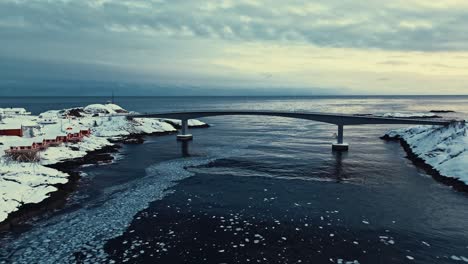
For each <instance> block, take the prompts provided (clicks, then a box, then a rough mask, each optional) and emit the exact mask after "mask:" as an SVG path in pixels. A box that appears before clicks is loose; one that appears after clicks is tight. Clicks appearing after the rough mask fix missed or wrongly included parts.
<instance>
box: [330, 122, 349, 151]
mask: <svg viewBox="0 0 468 264" xmlns="http://www.w3.org/2000/svg"><path fill="white" fill-rule="evenodd" d="M343 133H344V126H343V125H338V135H337V137H336V143H333V144H332V149H333V150H336V151H347V150H348V149H349V145H348V143H344V142H343Z"/></svg>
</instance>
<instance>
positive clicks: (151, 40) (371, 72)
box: [0, 0, 468, 94]
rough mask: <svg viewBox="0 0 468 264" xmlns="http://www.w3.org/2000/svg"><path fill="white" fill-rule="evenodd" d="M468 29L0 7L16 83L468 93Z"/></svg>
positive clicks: (119, 1)
mask: <svg viewBox="0 0 468 264" xmlns="http://www.w3.org/2000/svg"><path fill="white" fill-rule="evenodd" d="M466 24H468V2H467V1H465V0H460V1H459V0H446V1H439V2H436V1H426V0H394V1H381V0H368V1H355V0H321V1H309V0H291V1H281V0H190V1H188V0H80V1H72V0H0V36H1V42H2V44H1V45H0V58H5V57H7V58H9V60H8V61H9V62H11V65H15V67H14V69H13V70H14V71H16V72H15V73H14V72H12V71H13V70H10V71H8V72H9V73H8V74H9V75H8V76H7V77H8V82H10V83H11V82H15V81H17V80H21V78H29V79H28V80H31V82H30V83H34V82H33V81H32V79H41V80H42V79H55V80H58V79H60V80H62V79H63V81H64V82H65V80H64V79H65V78H66V77H69V78H78V77H79V78H80V79H81V80H86V81H108V80H118V81H122V82H125V81H131V82H138V81H140V82H147V83H149V82H154V83H159V84H161V83H162V84H164V85H173V86H177V87H180V86H184V85H195V86H210V87H221V86H235V85H237V86H240V87H253V88H252V89H255V87H331V88H342V89H343V90H346V91H349V92H350V93H352V92H360V93H393V94H395V93H408V88H411V89H412V90H411V91H412V92H413V93H414V92H417V91H419V92H427V91H431V93H437V92H440V91H444V92H447V91H450V92H452V93H466V91H468V87H467V86H466V85H465V84H466V83H468V77H466V72H465V70H464V69H466V68H468V64H467V63H466V61H467V60H466V58H468V27H465V25H466ZM15 61H16V62H15ZM26 61H34V62H35V63H36V67H35V68H31V67H27V63H26ZM41 65H44V66H43V67H42V66H41ZM51 65H52V66H51ZM57 65H58V66H57ZM67 65H69V66H67ZM38 69H39V70H38ZM62 69H66V70H62ZM75 72H76V75H75V76H73V75H74V73H75ZM62 77H63V78H62ZM73 80H75V79H73ZM75 81H76V80H75ZM441 87H443V89H442V88H441ZM330 91H331V90H330ZM333 91H335V92H336V91H337V90H336V89H333Z"/></svg>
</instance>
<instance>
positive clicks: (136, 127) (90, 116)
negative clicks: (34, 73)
mask: <svg viewBox="0 0 468 264" xmlns="http://www.w3.org/2000/svg"><path fill="white" fill-rule="evenodd" d="M1 110H2V111H4V109H1ZM22 112H24V113H28V112H26V110H24V111H22ZM77 113H78V114H77ZM128 114H129V111H127V110H125V109H123V108H122V107H120V106H118V105H115V104H92V105H88V106H86V107H84V108H83V107H78V108H73V109H63V110H49V111H46V112H44V113H41V114H40V115H39V116H33V115H26V114H20V115H8V116H4V117H3V120H2V121H1V122H0V128H3V129H7V128H8V129H19V128H21V126H31V127H34V128H33V129H30V130H28V133H26V132H25V133H24V134H25V135H24V136H23V137H18V136H0V222H2V221H4V220H5V219H6V218H7V217H8V215H9V214H10V213H12V212H15V211H17V210H18V209H19V208H20V207H21V206H22V205H24V204H28V203H39V202H41V201H43V200H44V199H46V198H47V197H49V196H50V193H52V192H54V191H57V187H56V186H55V185H56V184H63V183H66V182H67V181H68V176H69V175H67V174H65V173H62V172H60V171H58V170H56V169H52V168H48V167H45V166H47V165H52V164H56V163H59V162H63V161H66V160H71V159H77V158H81V157H84V156H85V155H86V154H87V153H88V152H90V151H94V150H98V149H101V148H103V147H106V146H110V145H113V143H111V142H109V140H108V139H110V138H112V139H116V138H122V137H125V136H129V135H142V134H143V135H145V134H153V133H165V132H175V131H177V129H176V128H174V126H173V125H172V124H171V123H172V122H166V121H164V120H161V119H156V118H134V119H129V118H127V115H128ZM46 119H47V120H54V122H42V121H44V120H46ZM55 121H56V122H55ZM172 121H173V122H174V123H177V122H179V123H180V120H172ZM203 125H205V123H203V122H200V121H198V120H190V122H189V126H203ZM87 129H91V135H90V136H88V137H84V138H83V140H82V141H80V142H77V143H62V144H60V145H58V146H53V147H52V146H51V147H48V148H47V149H45V150H42V151H40V152H39V154H38V155H39V157H40V161H39V162H36V163H18V162H13V161H9V160H8V159H7V158H6V157H5V156H4V155H5V150H7V149H9V148H10V147H11V146H31V145H32V144H33V143H34V142H42V141H43V139H55V138H56V137H57V136H64V135H67V133H76V132H79V131H80V130H87Z"/></svg>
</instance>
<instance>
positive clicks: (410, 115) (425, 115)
mask: <svg viewBox="0 0 468 264" xmlns="http://www.w3.org/2000/svg"><path fill="white" fill-rule="evenodd" d="M380 116H381V117H388V118H439V117H440V116H438V115H436V114H434V113H385V114H383V115H380Z"/></svg>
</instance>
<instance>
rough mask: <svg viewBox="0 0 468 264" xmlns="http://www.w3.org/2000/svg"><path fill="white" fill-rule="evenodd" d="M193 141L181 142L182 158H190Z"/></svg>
mask: <svg viewBox="0 0 468 264" xmlns="http://www.w3.org/2000/svg"><path fill="white" fill-rule="evenodd" d="M190 142H191V140H181V141H179V144H180V149H181V153H182V157H190V153H189V146H190Z"/></svg>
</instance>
